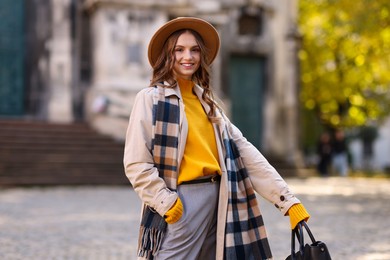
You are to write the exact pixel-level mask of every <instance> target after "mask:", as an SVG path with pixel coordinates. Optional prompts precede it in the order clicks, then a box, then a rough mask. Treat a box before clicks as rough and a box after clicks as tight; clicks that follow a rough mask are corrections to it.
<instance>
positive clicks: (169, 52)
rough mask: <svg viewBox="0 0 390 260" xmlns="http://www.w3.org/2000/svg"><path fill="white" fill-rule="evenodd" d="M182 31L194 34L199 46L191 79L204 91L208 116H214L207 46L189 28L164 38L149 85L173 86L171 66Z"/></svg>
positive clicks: (214, 106)
mask: <svg viewBox="0 0 390 260" xmlns="http://www.w3.org/2000/svg"><path fill="white" fill-rule="evenodd" d="M184 32H189V33H191V34H192V35H194V37H195V40H196V42H197V44H198V45H199V48H200V66H199V68H198V70H197V71H196V72H195V73H194V74H193V75H192V81H193V82H194V83H196V84H198V85H199V86H201V87H202V88H203V89H204V91H203V94H202V98H203V100H204V101H205V102H206V103H207V104H208V105H209V106H210V112H209V113H208V115H207V116H208V117H209V118H210V119H212V118H213V117H214V113H215V108H216V104H215V103H214V101H213V100H214V97H213V92H212V90H211V87H210V73H209V71H210V66H209V65H208V64H209V61H208V55H207V52H208V50H207V46H206V45H205V44H204V41H203V39H202V37H201V36H200V35H199V34H198V33H197V32H195V31H193V30H190V29H184V30H179V31H176V32H174V33H173V34H171V35H170V36H169V37H168V39H167V40H166V42H165V44H164V47H163V49H162V52H161V54H160V56H159V57H158V59H157V61H156V63H155V64H154V66H153V77H152V80H151V82H150V86H155V85H160V86H164V87H172V88H173V87H175V86H176V85H177V81H176V80H175V77H174V74H173V66H174V63H175V52H174V51H175V46H176V43H177V40H178V38H179V36H180V35H182V34H183V33H184ZM164 81H166V82H168V83H169V86H166V85H163V84H162V82H164Z"/></svg>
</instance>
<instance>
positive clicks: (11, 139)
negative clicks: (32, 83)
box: [0, 119, 129, 186]
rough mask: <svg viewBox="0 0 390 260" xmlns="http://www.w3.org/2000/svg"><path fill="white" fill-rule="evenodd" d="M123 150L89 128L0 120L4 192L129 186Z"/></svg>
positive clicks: (0, 176)
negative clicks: (7, 188)
mask: <svg viewBox="0 0 390 260" xmlns="http://www.w3.org/2000/svg"><path fill="white" fill-rule="evenodd" d="M123 148H124V144H123V142H120V141H116V140H113V139H111V138H110V137H107V136H104V135H101V134H98V133H97V132H95V131H94V130H93V129H91V128H90V127H89V126H88V125H87V124H85V123H72V124H53V123H47V122H36V121H25V120H8V119H0V186H20V185H23V186H28V185H90V184H93V185H97V184H100V185H107V184H128V183H129V182H128V180H127V178H126V177H125V174H124V170H123V164H122V161H123Z"/></svg>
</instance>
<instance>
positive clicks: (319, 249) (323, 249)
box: [286, 221, 332, 260]
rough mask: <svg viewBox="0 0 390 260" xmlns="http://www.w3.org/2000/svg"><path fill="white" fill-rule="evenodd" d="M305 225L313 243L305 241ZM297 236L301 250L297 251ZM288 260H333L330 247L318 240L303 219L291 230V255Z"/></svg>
mask: <svg viewBox="0 0 390 260" xmlns="http://www.w3.org/2000/svg"><path fill="white" fill-rule="evenodd" d="M303 227H305V229H306V232H307V233H308V234H309V237H310V239H311V242H312V244H310V245H309V244H308V243H306V244H305V243H304V234H303ZM295 236H296V237H297V240H298V242H299V250H298V251H297V252H295ZM286 260H332V258H331V257H330V254H329V250H328V247H327V246H326V244H325V243H324V242H321V241H316V240H315V238H314V236H313V234H312V233H311V231H310V229H309V226H308V225H307V224H306V222H305V221H301V222H299V223H298V225H297V226H296V227H295V229H294V230H293V231H292V232H291V255H289V256H288V257H287V258H286Z"/></svg>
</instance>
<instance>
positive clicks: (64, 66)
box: [48, 0, 73, 123]
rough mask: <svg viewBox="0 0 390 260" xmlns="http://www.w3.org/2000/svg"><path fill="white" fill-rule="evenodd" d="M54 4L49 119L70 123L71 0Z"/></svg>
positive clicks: (71, 116) (54, 2) (53, 0)
mask: <svg viewBox="0 0 390 260" xmlns="http://www.w3.org/2000/svg"><path fill="white" fill-rule="evenodd" d="M51 5H52V14H53V16H52V38H51V40H50V42H49V50H50V61H49V71H50V78H49V87H50V90H49V101H48V120H49V121H51V122H64V123H68V122H71V121H73V113H72V93H71V92H72V89H71V84H72V69H71V68H72V52H71V46H72V45H71V35H70V23H71V21H70V17H69V14H70V11H69V6H70V0H51Z"/></svg>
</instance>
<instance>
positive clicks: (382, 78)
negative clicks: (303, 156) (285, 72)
mask: <svg viewBox="0 0 390 260" xmlns="http://www.w3.org/2000/svg"><path fill="white" fill-rule="evenodd" d="M299 12H300V13H299V28H300V31H301V33H302V36H303V39H302V49H301V50H300V52H299V58H300V62H301V86H302V89H301V96H300V98H301V102H302V104H303V107H304V108H305V109H307V110H309V111H312V112H314V114H315V115H316V116H317V118H318V119H319V120H320V122H321V123H322V124H323V125H325V126H326V127H330V128H336V127H356V126H362V125H365V124H366V123H367V122H378V123H380V122H381V120H383V119H384V118H385V117H387V116H388V115H389V112H390V94H389V93H390V1H389V0H377V1H372V0H371V1H370V0H337V1H336V0H300V2H299Z"/></svg>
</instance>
